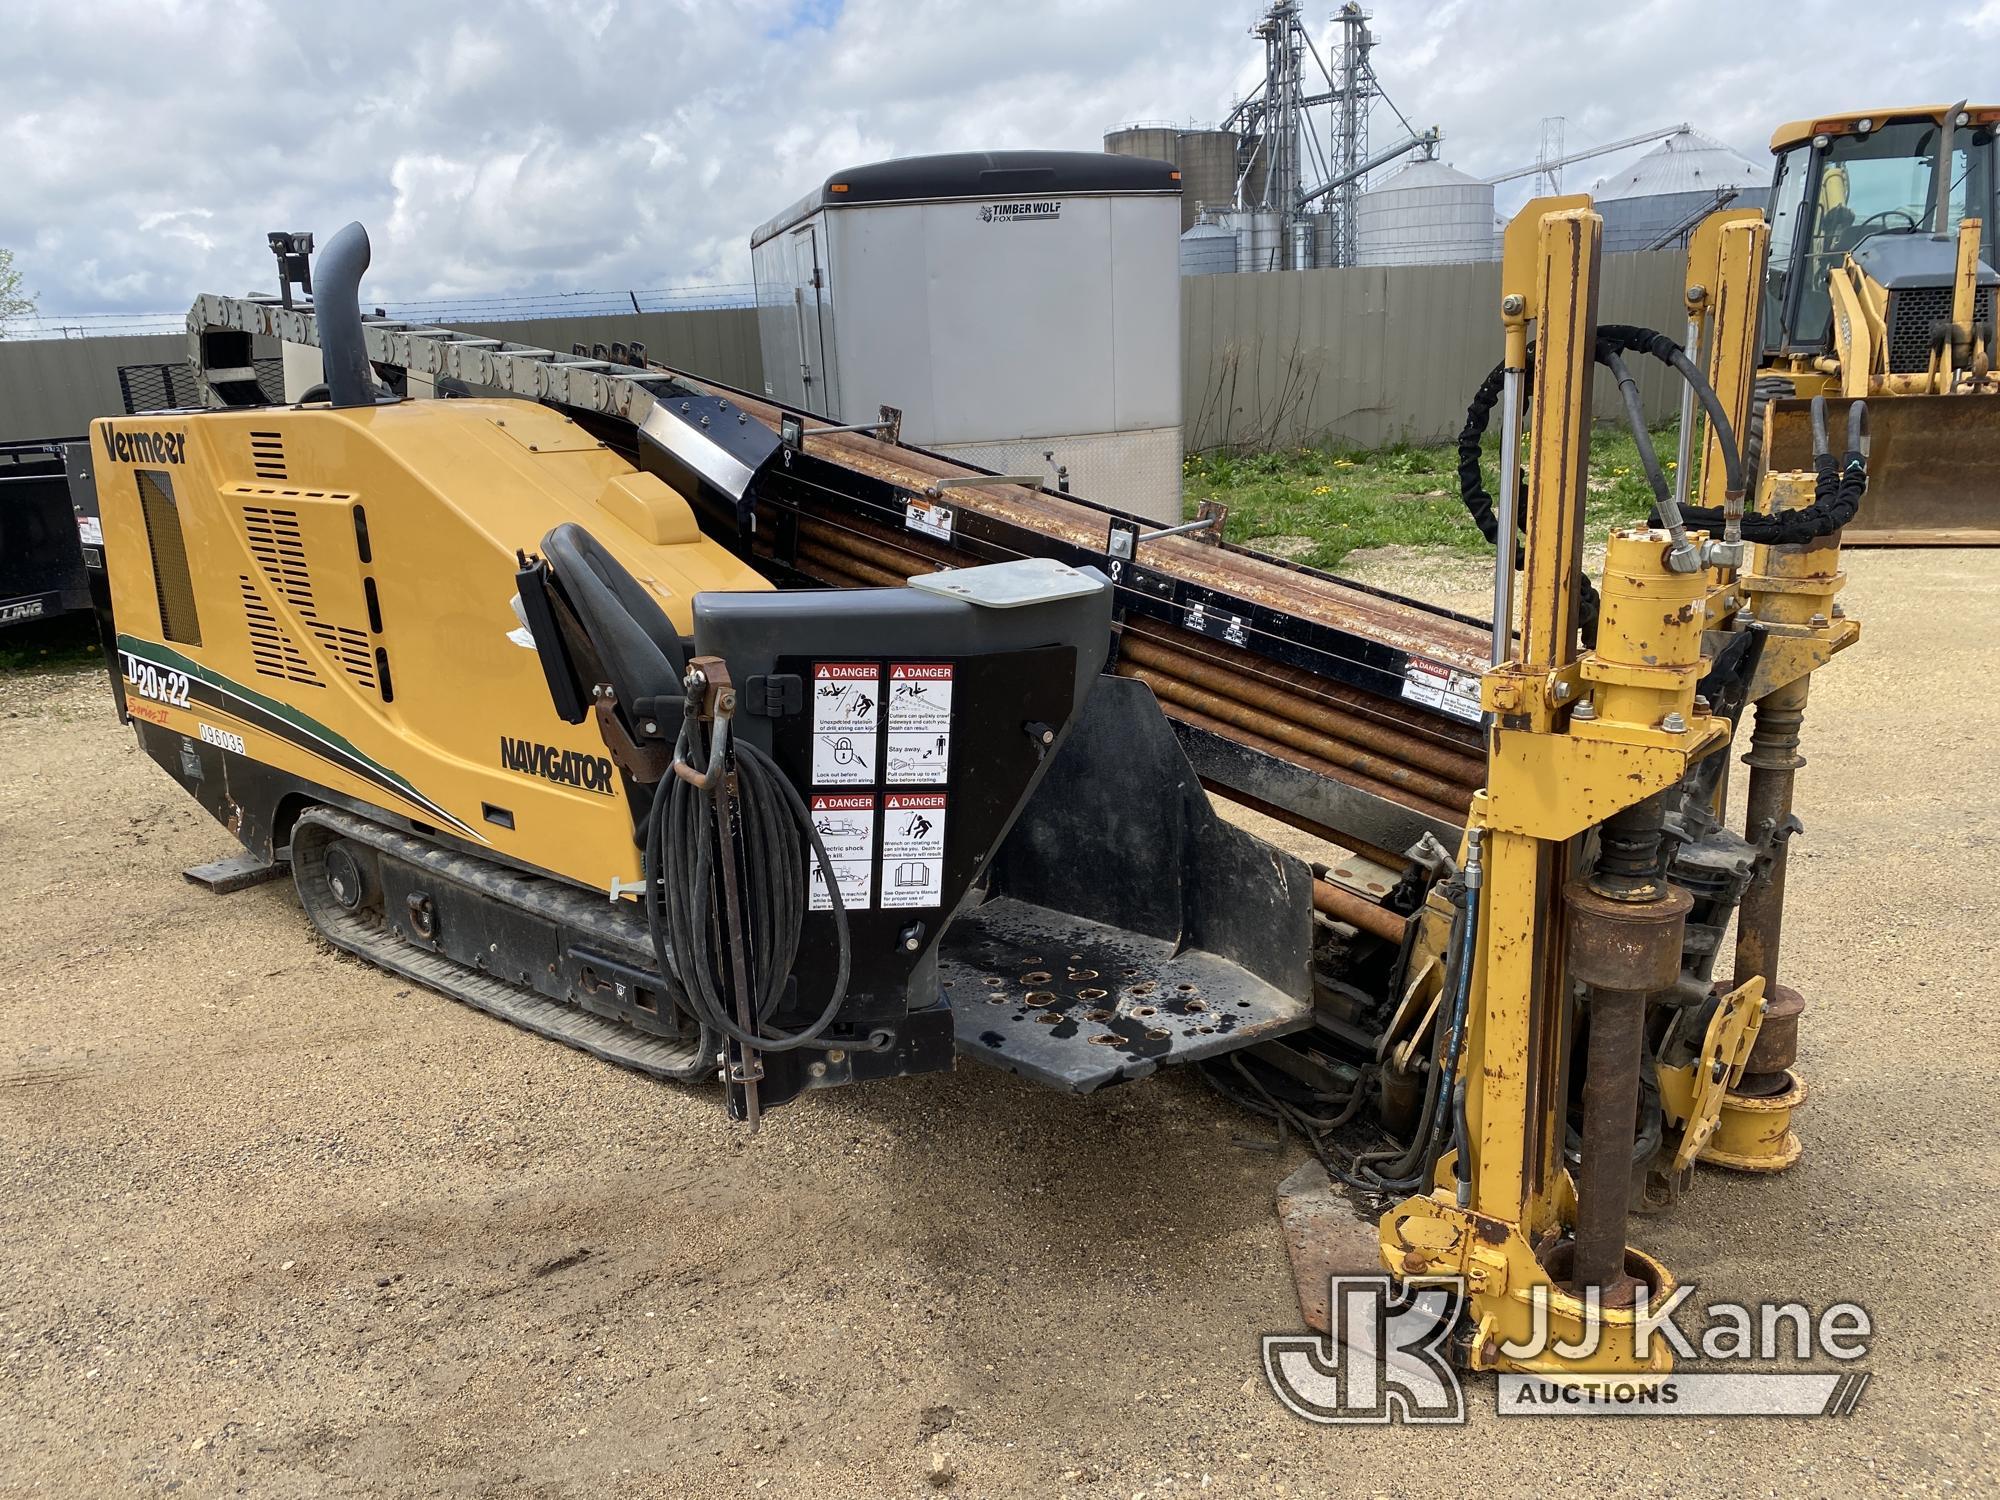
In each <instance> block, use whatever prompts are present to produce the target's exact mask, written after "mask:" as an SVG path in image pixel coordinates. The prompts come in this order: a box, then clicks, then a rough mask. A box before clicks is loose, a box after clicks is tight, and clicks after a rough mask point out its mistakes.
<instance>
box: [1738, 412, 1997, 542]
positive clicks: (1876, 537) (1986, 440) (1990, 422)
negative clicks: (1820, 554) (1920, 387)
mask: <svg viewBox="0 0 2000 1500" xmlns="http://www.w3.org/2000/svg"><path fill="white" fill-rule="evenodd" d="M1852 404H1853V403H1852V402H1851V401H1849V400H1847V399H1844V398H1837V397H1829V398H1828V399H1827V403H1826V405H1827V421H1826V426H1827V431H1828V433H1830V434H1832V436H1833V442H1834V447H1835V450H1836V453H1837V452H1838V450H1839V448H1840V447H1841V445H1842V444H1843V442H1844V437H1843V436H1842V435H1843V434H1844V433H1845V432H1846V430H1847V408H1848V407H1849V406H1850V405H1852ZM1810 407H1811V403H1810V402H1807V401H1804V400H1788V401H1777V402H1774V403H1772V409H1771V414H1770V417H1769V418H1768V421H1767V436H1766V440H1765V456H1764V464H1763V467H1764V469H1765V471H1766V472H1767V473H1778V472H1782V471H1784V470H1788V469H1806V470H1810V469H1811V468H1812V421H1811V416H1810ZM1868 428H1869V433H1870V438H1869V444H1868V493H1867V495H1866V497H1865V498H1864V499H1863V500H1862V502H1861V513H1860V514H1859V515H1857V516H1856V517H1855V518H1854V521H1853V523H1852V524H1851V525H1850V526H1848V528H1847V529H1846V531H1845V532H1843V533H1842V535H1841V542H1842V544H1843V545H1845V546H1849V547H2000V396H1983V395H1982V396H1871V397H1869V398H1868Z"/></svg>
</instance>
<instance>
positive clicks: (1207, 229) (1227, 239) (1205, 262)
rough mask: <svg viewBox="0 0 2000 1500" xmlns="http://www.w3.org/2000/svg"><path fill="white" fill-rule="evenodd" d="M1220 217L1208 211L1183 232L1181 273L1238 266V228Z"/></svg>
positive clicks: (1209, 272) (1200, 273)
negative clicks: (1223, 221)
mask: <svg viewBox="0 0 2000 1500" xmlns="http://www.w3.org/2000/svg"><path fill="white" fill-rule="evenodd" d="M1183 180H1185V179H1183ZM1219 217H1220V216H1219V215H1216V214H1214V213H1205V214H1203V215H1202V216H1201V217H1200V218H1198V219H1196V220H1195V221H1194V223H1193V224H1191V225H1189V226H1188V229H1187V232H1186V233H1184V234H1183V235H1182V236H1181V275H1183V276H1212V275H1215V274H1216V273H1218V272H1224V271H1233V270H1235V269H1236V229H1235V227H1234V226H1233V225H1230V224H1227V223H1221V222H1218V219H1219Z"/></svg>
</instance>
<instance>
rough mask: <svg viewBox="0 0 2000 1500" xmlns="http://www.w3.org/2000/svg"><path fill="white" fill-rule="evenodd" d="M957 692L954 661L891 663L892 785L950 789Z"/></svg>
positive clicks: (890, 749) (889, 763) (890, 772)
mask: <svg viewBox="0 0 2000 1500" xmlns="http://www.w3.org/2000/svg"><path fill="white" fill-rule="evenodd" d="M951 688H952V666H951V663H950V662H900V661H899V662H892V663H890V666H889V746H888V757H887V758H888V776H887V777H886V778H885V779H886V780H887V781H888V782H889V784H890V785H892V786H899V785H900V786H942V785H944V782H945V776H946V772H947V770H948V769H949V768H950V765H951Z"/></svg>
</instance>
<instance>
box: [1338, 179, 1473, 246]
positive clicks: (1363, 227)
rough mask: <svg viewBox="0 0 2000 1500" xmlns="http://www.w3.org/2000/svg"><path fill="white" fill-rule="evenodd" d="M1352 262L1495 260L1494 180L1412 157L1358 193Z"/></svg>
mask: <svg viewBox="0 0 2000 1500" xmlns="http://www.w3.org/2000/svg"><path fill="white" fill-rule="evenodd" d="M1354 225H1355V230H1354V246H1355V255H1354V259H1355V264H1356V265H1362V266H1422V265H1441V264H1446V263H1450V262H1456V261H1468V260H1491V259H1493V254H1494V250H1493V185H1492V184H1491V183H1487V182H1481V181H1480V180H1479V179H1478V178H1476V177H1468V176H1466V175H1465V173H1463V172H1460V171H1457V170H1456V169H1454V168H1453V167H1450V166H1448V165H1446V164H1445V163H1444V162H1441V161H1413V162H1411V163H1410V164H1409V165H1408V166H1407V167H1405V168H1403V170H1402V171H1400V172H1398V173H1397V174H1396V175H1395V176H1394V177H1391V178H1390V179H1389V180H1388V181H1386V182H1384V183H1383V184H1382V185H1381V186H1380V187H1376V188H1370V189H1369V190H1368V191H1367V192H1365V193H1363V194H1362V195H1361V199H1360V203H1359V205H1358V207H1357V208H1356V210H1355V215H1354Z"/></svg>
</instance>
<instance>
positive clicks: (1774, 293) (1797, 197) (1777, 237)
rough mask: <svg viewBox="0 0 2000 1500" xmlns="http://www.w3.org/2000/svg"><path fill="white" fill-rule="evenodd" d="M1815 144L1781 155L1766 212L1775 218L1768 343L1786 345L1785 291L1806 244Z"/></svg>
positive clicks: (1767, 286)
mask: <svg viewBox="0 0 2000 1500" xmlns="http://www.w3.org/2000/svg"><path fill="white" fill-rule="evenodd" d="M1812 166H1813V164H1812V147H1810V146H1794V147H1793V148H1792V149H1791V150H1790V151H1787V152H1786V153H1785V154H1784V155H1783V156H1781V157H1779V158H1778V177H1777V181H1776V182H1774V183H1773V184H1772V186H1771V201H1770V203H1769V205H1768V206H1767V207H1766V208H1765V211H1764V212H1765V216H1766V217H1767V218H1769V219H1770V221H1771V258H1770V261H1769V265H1768V269H1766V271H1765V273H1764V347H1765V348H1766V349H1782V348H1784V346H1785V345H1786V344H1788V343H1790V342H1791V340H1790V339H1788V338H1786V337H1785V294H1786V292H1788V291H1789V290H1790V289H1791V285H1792V280H1793V273H1794V270H1795V269H1796V267H1795V261H1796V258H1797V253H1798V251H1799V250H1800V249H1801V248H1802V246H1801V244H1800V237H1799V225H1800V223H1801V222H1802V221H1803V219H1804V217H1805V215H1804V213H1803V210H1804V208H1805V203H1806V184H1807V183H1808V182H1810V181H1811V180H1812Z"/></svg>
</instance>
